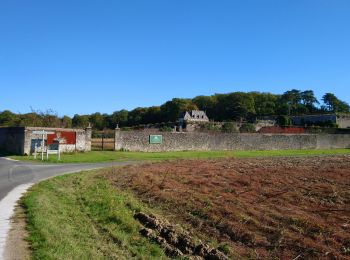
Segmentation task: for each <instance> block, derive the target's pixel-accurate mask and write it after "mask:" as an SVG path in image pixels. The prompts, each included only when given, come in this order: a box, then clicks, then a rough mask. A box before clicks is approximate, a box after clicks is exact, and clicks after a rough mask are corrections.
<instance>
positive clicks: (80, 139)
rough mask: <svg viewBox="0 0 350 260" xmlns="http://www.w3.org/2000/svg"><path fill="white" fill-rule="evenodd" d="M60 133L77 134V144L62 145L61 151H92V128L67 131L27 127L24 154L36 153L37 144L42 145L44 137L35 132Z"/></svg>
mask: <svg viewBox="0 0 350 260" xmlns="http://www.w3.org/2000/svg"><path fill="white" fill-rule="evenodd" d="M43 129H44V130H45V131H55V132H57V131H59V132H75V133H76V143H75V144H60V150H61V151H62V152H74V151H80V152H85V151H91V128H87V129H86V130H84V129H67V128H48V127H44V128H43V127H26V128H25V141H24V152H23V154H31V153H33V152H34V149H35V144H36V143H37V144H38V146H40V145H41V141H42V135H40V134H35V133H33V132H34V131H40V130H43Z"/></svg>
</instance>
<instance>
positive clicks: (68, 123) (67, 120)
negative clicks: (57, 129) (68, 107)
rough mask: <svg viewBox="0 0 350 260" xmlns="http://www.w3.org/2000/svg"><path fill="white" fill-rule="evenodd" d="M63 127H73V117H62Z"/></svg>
mask: <svg viewBox="0 0 350 260" xmlns="http://www.w3.org/2000/svg"><path fill="white" fill-rule="evenodd" d="M61 121H62V127H64V128H72V119H71V118H70V117H69V116H64V117H62V120H61Z"/></svg>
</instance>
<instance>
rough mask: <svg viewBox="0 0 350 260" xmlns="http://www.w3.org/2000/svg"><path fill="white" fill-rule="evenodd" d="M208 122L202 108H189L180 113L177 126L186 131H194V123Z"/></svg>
mask: <svg viewBox="0 0 350 260" xmlns="http://www.w3.org/2000/svg"><path fill="white" fill-rule="evenodd" d="M206 122H209V118H208V116H207V115H206V113H205V112H204V111H202V110H191V111H186V112H184V113H182V114H181V116H180V118H179V126H180V127H182V128H184V129H186V130H187V131H194V129H195V128H196V125H199V124H201V123H206Z"/></svg>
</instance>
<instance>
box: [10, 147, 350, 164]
mask: <svg viewBox="0 0 350 260" xmlns="http://www.w3.org/2000/svg"><path fill="white" fill-rule="evenodd" d="M339 154H350V149H326V150H264V151H262V150H259V151H254V150H253V151H179V152H153V153H147V152H120V151H91V152H85V153H83V152H81V153H66V154H62V156H61V160H60V161H57V156H56V155H51V156H50V158H49V160H48V161H46V160H45V161H44V162H49V163H98V162H112V161H117V162H123V161H163V160H174V159H214V158H225V157H237V158H245V157H269V156H320V155H339ZM39 157H40V156H39ZM10 158H12V159H15V160H21V161H35V159H34V157H33V156H10ZM36 161H38V162H39V161H40V158H37V159H36Z"/></svg>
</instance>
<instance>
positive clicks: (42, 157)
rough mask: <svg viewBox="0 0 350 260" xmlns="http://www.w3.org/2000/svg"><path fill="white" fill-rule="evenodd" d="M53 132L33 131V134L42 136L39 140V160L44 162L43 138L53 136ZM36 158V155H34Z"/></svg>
mask: <svg viewBox="0 0 350 260" xmlns="http://www.w3.org/2000/svg"><path fill="white" fill-rule="evenodd" d="M54 133H55V132H52V131H45V130H39V131H33V134H38V135H42V140H41V160H42V161H43V160H44V146H45V136H46V135H48V134H54ZM35 157H36V155H35Z"/></svg>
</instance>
